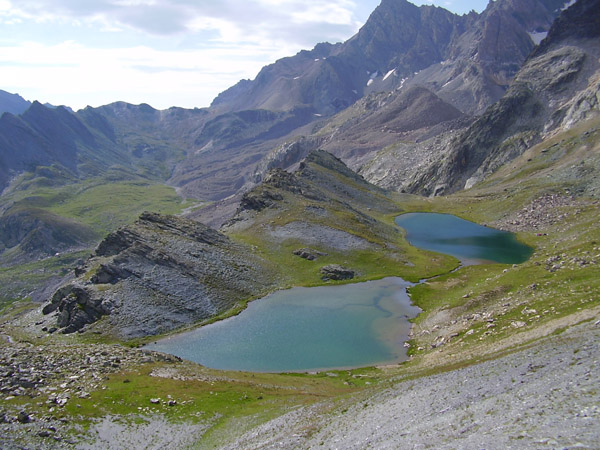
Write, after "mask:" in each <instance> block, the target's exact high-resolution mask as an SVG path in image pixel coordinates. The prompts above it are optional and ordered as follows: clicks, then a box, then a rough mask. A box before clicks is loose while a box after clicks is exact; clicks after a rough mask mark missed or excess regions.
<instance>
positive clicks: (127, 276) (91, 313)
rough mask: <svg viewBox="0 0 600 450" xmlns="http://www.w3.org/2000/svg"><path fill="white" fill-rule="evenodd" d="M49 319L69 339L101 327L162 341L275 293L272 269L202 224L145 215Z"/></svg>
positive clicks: (102, 251) (54, 305)
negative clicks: (53, 318)
mask: <svg viewBox="0 0 600 450" xmlns="http://www.w3.org/2000/svg"><path fill="white" fill-rule="evenodd" d="M77 273H79V276H78V277H77V279H76V280H75V281H73V282H71V283H69V284H67V285H66V286H63V287H61V288H60V289H58V290H57V291H56V292H55V294H54V295H53V296H52V298H51V300H50V303H49V304H48V305H46V306H45V308H44V313H46V314H50V313H56V314H57V327H59V328H60V330H61V331H62V332H63V333H70V332H74V331H79V330H82V329H84V327H85V326H86V325H89V324H92V323H95V322H97V321H98V320H99V319H100V318H104V320H102V321H101V322H100V324H99V325H100V326H102V327H104V328H102V329H103V330H104V331H106V332H112V333H115V334H116V335H118V336H120V337H122V338H126V339H127V338H135V337H142V336H150V335H155V334H160V333H164V332H167V331H170V330H173V329H175V328H178V327H181V326H183V325H187V324H191V323H193V322H196V321H198V320H202V319H206V318H209V317H212V316H214V315H217V314H220V313H222V312H224V311H226V310H228V309H230V308H231V307H232V306H233V305H235V304H236V303H237V302H240V301H243V300H247V299H249V298H253V297H255V296H257V295H260V294H261V293H265V292H266V291H267V290H268V289H269V287H270V286H272V283H273V281H272V278H273V271H272V269H271V268H270V266H269V264H268V263H266V262H265V261H263V260H261V259H260V258H259V257H256V256H254V255H253V254H252V251H251V250H250V249H249V248H247V247H245V246H243V245H240V244H237V243H234V242H233V241H231V240H230V239H229V238H227V237H226V236H225V235H223V234H221V233H219V232H217V231H215V230H212V229H210V228H208V227H206V226H205V225H202V224H201V223H198V222H193V221H189V220H186V219H181V218H177V217H174V216H162V215H159V214H153V213H144V214H142V215H141V216H140V218H139V219H138V220H137V222H135V223H134V224H132V225H129V226H126V227H123V228H121V229H119V230H118V231H116V232H114V233H111V234H110V235H109V236H107V238H106V239H105V240H104V241H103V242H102V243H101V244H100V245H99V246H98V248H97V249H96V252H95V254H94V255H93V256H92V257H91V258H90V259H89V260H88V261H87V262H86V263H85V267H83V268H82V267H80V268H78V271H77Z"/></svg>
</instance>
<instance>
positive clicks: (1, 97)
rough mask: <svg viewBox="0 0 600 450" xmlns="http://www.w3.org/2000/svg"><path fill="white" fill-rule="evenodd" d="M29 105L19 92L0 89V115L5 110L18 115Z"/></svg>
mask: <svg viewBox="0 0 600 450" xmlns="http://www.w3.org/2000/svg"><path fill="white" fill-rule="evenodd" d="M30 105H31V103H30V102H28V101H27V100H25V99H24V98H23V97H21V96H20V95H19V94H11V93H10V92H6V91H3V90H0V115H2V114H3V113H5V112H8V113H11V114H16V115H19V114H22V113H24V112H25V111H26V110H27V108H29V106H30Z"/></svg>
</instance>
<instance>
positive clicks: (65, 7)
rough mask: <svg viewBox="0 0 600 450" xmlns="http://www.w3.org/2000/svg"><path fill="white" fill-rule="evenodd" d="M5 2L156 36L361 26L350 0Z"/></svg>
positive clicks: (21, 9) (18, 9) (41, 17)
mask: <svg viewBox="0 0 600 450" xmlns="http://www.w3.org/2000/svg"><path fill="white" fill-rule="evenodd" d="M8 4H10V8H8V9H10V10H11V15H13V16H19V17H21V18H28V19H32V20H37V21H69V20H70V21H80V22H84V23H99V24H102V25H103V26H105V29H120V28H121V27H130V28H133V29H136V30H139V31H142V32H144V33H150V34H155V35H173V34H182V33H190V32H193V31H194V30H195V29H197V27H198V23H203V24H210V25H212V26H213V28H212V29H213V30H214V31H217V34H218V35H220V36H221V37H222V38H223V39H224V40H228V39H230V37H231V36H232V35H235V36H238V35H240V34H241V35H245V36H252V35H253V34H256V33H257V31H258V30H259V29H260V30H262V32H261V33H260V34H263V35H264V34H269V33H275V32H277V31H281V28H280V27H278V26H277V24H280V23H287V24H288V25H290V24H291V29H290V32H289V33H286V36H285V37H286V38H289V37H290V36H293V35H295V36H297V37H299V36H301V33H299V34H294V33H293V31H294V30H295V31H299V30H301V29H302V27H304V26H310V25H311V24H321V25H323V24H330V25H336V26H337V27H336V28H334V29H333V30H332V37H333V38H335V39H339V38H344V39H345V38H348V37H349V35H351V34H352V32H354V31H356V28H357V26H358V25H359V21H357V20H356V18H355V17H354V11H355V9H356V4H355V3H354V2H353V1H350V0H331V1H328V2H326V1H323V0H307V1H298V0H246V1H242V0H221V1H218V2H215V1H207V0H18V1H16V0H11V1H10V3H9V1H8V0H0V10H2V8H3V6H2V5H4V10H6V9H7V8H6V5H8ZM340 25H341V26H342V27H340ZM232 29H236V30H237V32H236V33H235V34H232V33H231V30H232ZM341 30H344V31H345V33H344V35H343V36H342V35H340V31H341ZM322 32H325V33H326V34H327V32H326V30H322ZM273 37H275V36H273Z"/></svg>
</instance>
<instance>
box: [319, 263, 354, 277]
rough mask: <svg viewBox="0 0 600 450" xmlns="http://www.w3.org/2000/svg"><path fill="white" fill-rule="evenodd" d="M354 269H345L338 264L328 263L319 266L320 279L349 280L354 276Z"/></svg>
mask: <svg viewBox="0 0 600 450" xmlns="http://www.w3.org/2000/svg"><path fill="white" fill-rule="evenodd" d="M355 275H356V274H355V272H354V270H350V269H347V268H345V267H342V266H340V265H339V264H330V265H327V266H323V267H321V279H322V280H323V281H329V280H335V281H340V280H351V279H352V278H354V276H355Z"/></svg>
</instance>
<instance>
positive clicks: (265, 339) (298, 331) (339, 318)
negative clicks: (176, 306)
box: [146, 213, 533, 372]
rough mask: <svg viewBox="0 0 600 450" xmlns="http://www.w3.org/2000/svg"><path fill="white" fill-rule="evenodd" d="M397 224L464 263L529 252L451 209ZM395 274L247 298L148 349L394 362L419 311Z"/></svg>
mask: <svg viewBox="0 0 600 450" xmlns="http://www.w3.org/2000/svg"><path fill="white" fill-rule="evenodd" d="M396 224H397V225H398V226H400V227H402V228H403V229H404V230H405V232H406V237H407V239H408V241H409V242H410V243H411V244H412V245H414V246H416V247H419V248H422V249H425V250H431V251H435V252H439V253H445V254H449V255H452V256H454V257H456V258H458V259H459V260H460V261H461V263H462V264H463V265H469V264H482V263H494V262H495V263H504V264H517V263H521V262H524V261H526V260H527V259H528V258H529V257H530V256H531V253H532V251H533V249H531V248H530V247H528V246H526V245H524V244H521V243H520V242H518V241H517V240H516V238H515V236H514V235H513V234H512V233H508V232H504V231H499V230H496V229H493V228H488V227H485V226H481V225H478V224H475V223H473V222H469V221H466V220H463V219H460V218H458V217H456V216H452V215H449V214H436V213H409V214H404V215H401V216H398V217H397V218H396ZM411 285H412V283H409V282H407V281H404V280H403V279H401V278H398V277H391V278H384V279H381V280H376V281H367V282H363V283H354V284H345V285H336V286H319V287H312V288H302V287H298V288H292V289H288V290H284V291H277V292H274V293H273V294H271V295H268V296H266V297H264V298H262V299H259V300H255V301H253V302H251V303H250V304H249V305H248V307H247V308H246V309H245V310H244V311H242V313H240V314H239V315H237V316H235V317H231V318H228V319H226V320H223V321H220V322H216V323H213V324H210V325H206V326H204V327H201V328H198V329H195V330H193V331H189V332H185V333H181V334H178V335H174V336H171V337H168V338H165V339H162V340H160V341H157V342H155V343H153V344H150V345H147V346H146V348H148V349H151V350H157V351H161V352H165V353H170V354H173V355H177V356H179V357H181V358H184V359H187V360H190V361H194V362H197V363H199V364H202V365H204V366H206V367H210V368H214V369H222V370H241V371H250V372H305V371H320V370H333V369H343V368H356V367H365V366H372V365H385V364H394V363H399V362H402V361H404V360H406V359H407V356H406V349H405V348H404V342H405V341H406V340H407V339H408V334H409V332H410V327H411V323H410V322H409V319H410V318H414V317H416V316H417V314H418V313H419V311H420V310H419V309H418V308H417V307H415V306H413V305H412V304H411V301H410V298H409V296H408V294H407V288H408V287H409V286H411Z"/></svg>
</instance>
